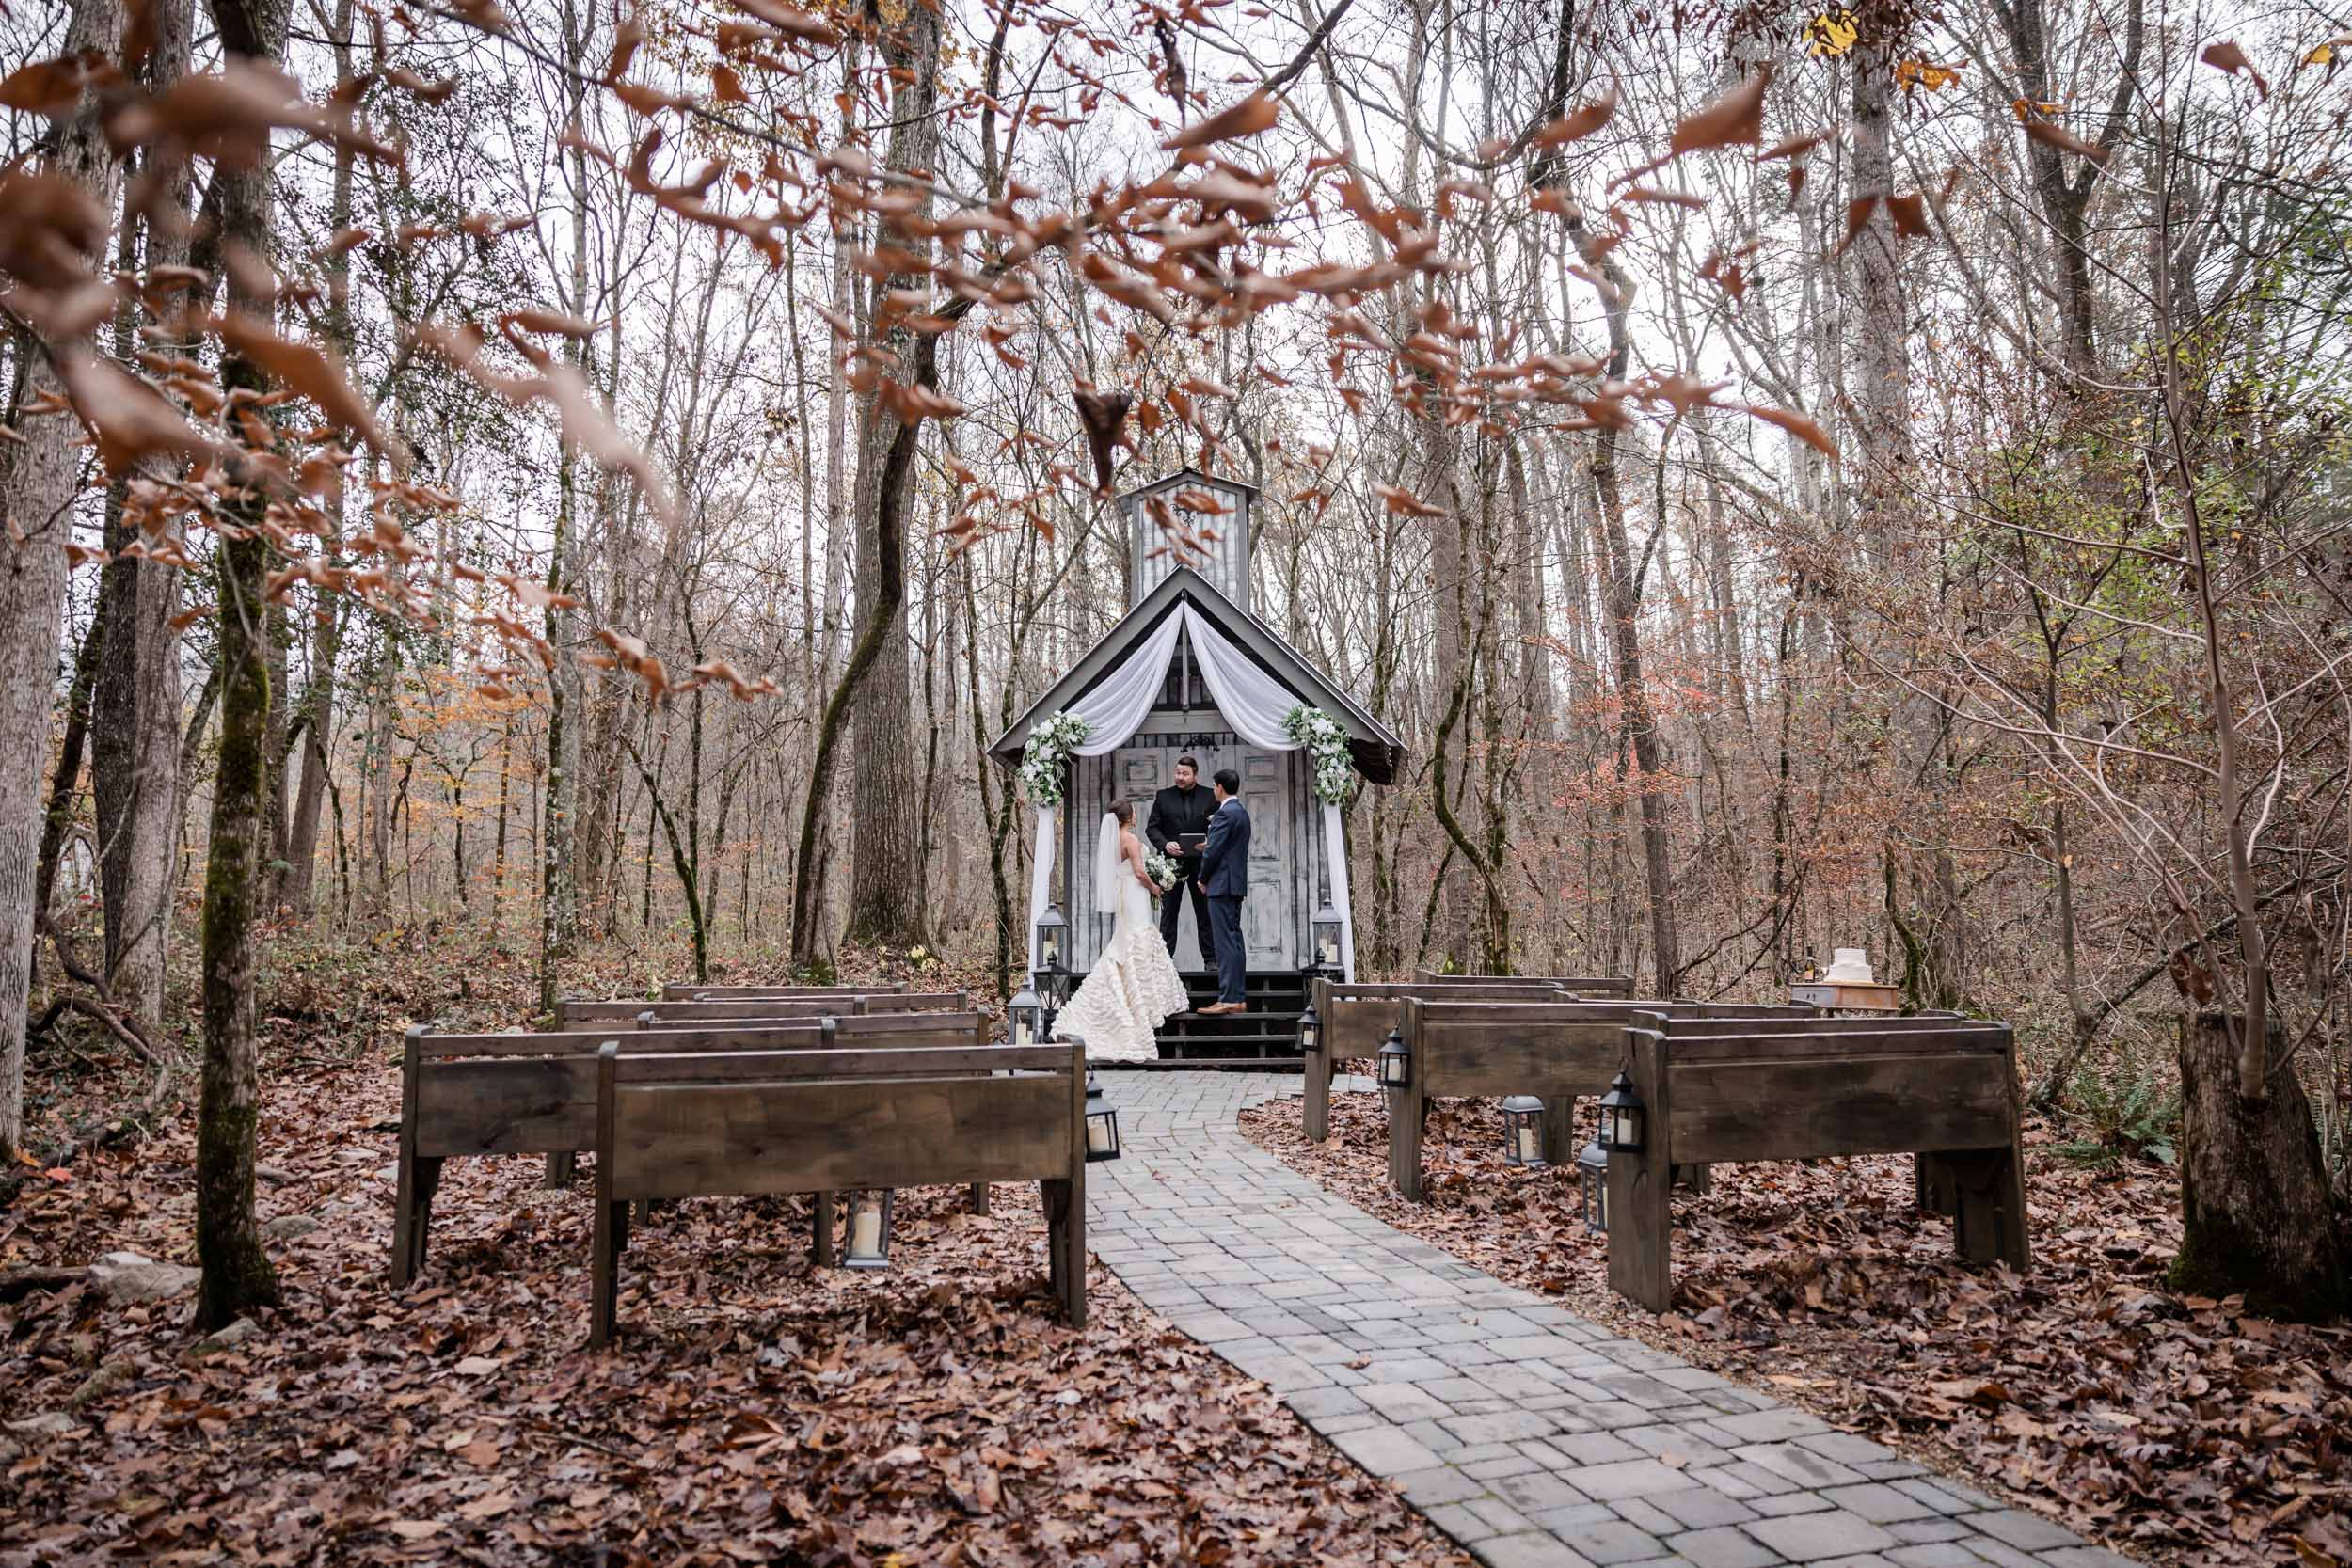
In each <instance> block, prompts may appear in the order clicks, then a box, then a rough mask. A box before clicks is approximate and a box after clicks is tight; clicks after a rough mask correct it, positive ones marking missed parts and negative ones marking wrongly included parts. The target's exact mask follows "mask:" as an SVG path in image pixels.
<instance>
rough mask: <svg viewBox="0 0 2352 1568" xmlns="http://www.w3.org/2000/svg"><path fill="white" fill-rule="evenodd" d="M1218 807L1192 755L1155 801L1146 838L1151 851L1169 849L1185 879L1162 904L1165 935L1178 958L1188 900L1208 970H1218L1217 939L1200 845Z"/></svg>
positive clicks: (1180, 759) (1183, 759)
mask: <svg viewBox="0 0 2352 1568" xmlns="http://www.w3.org/2000/svg"><path fill="white" fill-rule="evenodd" d="M1214 810H1216V798H1215V797H1214V796H1213V795H1211V793H1210V791H1209V787H1208V786H1207V785H1206V784H1202V783H1201V782H1200V764H1199V763H1198V762H1196V761H1195V760H1193V758H1192V757H1190V756H1189V755H1187V756H1182V757H1178V758H1177V759H1176V783H1175V784H1173V785H1171V786H1170V787H1168V788H1167V789H1163V790H1161V791H1160V792H1159V793H1158V794H1157V795H1155V796H1153V797H1152V815H1151V817H1150V818H1149V819H1148V820H1147V822H1146V823H1145V825H1144V837H1145V838H1146V839H1148V840H1149V841H1150V842H1151V845H1152V848H1154V849H1159V850H1163V851H1165V852H1166V853H1167V854H1168V858H1169V859H1171V860H1173V861H1174V862H1175V863H1176V869H1177V870H1178V871H1179V872H1180V873H1182V875H1183V879H1182V880H1181V881H1179V882H1178V883H1177V884H1176V888H1175V889H1174V890H1171V891H1170V892H1169V893H1168V896H1167V897H1165V898H1163V899H1161V900H1160V936H1161V938H1162V939H1163V940H1164V941H1166V942H1167V943H1168V952H1169V954H1170V955H1173V954H1174V953H1175V951H1176V918H1177V915H1178V914H1179V913H1180V912H1181V911H1183V909H1184V905H1185V904H1186V903H1188V902H1189V903H1190V904H1191V905H1192V929H1193V934H1194V935H1195V936H1196V937H1197V938H1198V939H1199V941H1200V962H1201V965H1202V967H1203V968H1204V969H1215V968H1216V936H1215V932H1214V928H1213V927H1211V926H1210V924H1209V895H1208V894H1207V893H1206V892H1204V891H1203V890H1202V888H1201V886H1200V847H1201V845H1202V844H1203V843H1205V842H1206V841H1207V838H1208V833H1209V814H1210V813H1211V812H1212V811H1214ZM1187 891H1188V892H1189V894H1190V896H1189V898H1187V897H1186V896H1185V895H1186V892H1187Z"/></svg>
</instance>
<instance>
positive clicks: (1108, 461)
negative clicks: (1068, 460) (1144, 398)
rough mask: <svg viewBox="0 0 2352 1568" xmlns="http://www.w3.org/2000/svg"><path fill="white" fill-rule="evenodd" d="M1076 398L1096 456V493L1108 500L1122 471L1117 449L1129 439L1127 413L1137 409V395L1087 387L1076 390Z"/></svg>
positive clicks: (1088, 443)
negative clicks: (1121, 442) (1115, 475)
mask: <svg viewBox="0 0 2352 1568" xmlns="http://www.w3.org/2000/svg"><path fill="white" fill-rule="evenodd" d="M1073 395H1074V396H1075V397H1076V399H1077V402H1078V419H1079V421H1080V422H1081V423H1083V424H1084V425H1085V426H1086V433H1087V446H1088V449H1089V451H1092V452H1093V453H1094V493H1095V494H1096V495H1098V496H1104V497H1107V496H1109V495H1110V493H1111V479H1112V476H1113V474H1114V473H1116V472H1117V470H1118V467H1119V459H1118V457H1117V456H1116V454H1115V449H1116V448H1117V447H1118V445H1119V443H1120V439H1121V438H1122V437H1123V436H1125V435H1126V431H1127V412H1128V410H1129V409H1131V408H1133V407H1134V406H1135V401H1136V395H1135V394H1134V393H1133V392H1130V391H1123V390H1122V391H1117V392H1098V391H1096V390H1095V389H1094V388H1092V387H1089V386H1085V385H1080V386H1079V387H1078V388H1075V390H1074V393H1073Z"/></svg>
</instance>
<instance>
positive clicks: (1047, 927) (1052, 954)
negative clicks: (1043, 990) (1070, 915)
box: [1037, 903, 1070, 973]
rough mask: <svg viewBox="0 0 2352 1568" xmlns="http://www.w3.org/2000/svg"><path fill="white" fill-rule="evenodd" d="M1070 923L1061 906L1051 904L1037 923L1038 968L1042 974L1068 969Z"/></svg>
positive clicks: (1046, 907)
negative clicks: (1065, 917)
mask: <svg viewBox="0 0 2352 1568" xmlns="http://www.w3.org/2000/svg"><path fill="white" fill-rule="evenodd" d="M1069 935H1070V922H1069V921H1067V920H1064V919H1063V918H1062V914H1061V906H1060V905H1059V904H1054V903H1049V904H1047V905H1046V906H1045V912H1044V913H1043V914H1042V915H1041V916H1039V917H1038V923H1037V967H1038V969H1039V971H1040V972H1041V973H1042V972H1044V971H1048V970H1059V969H1064V968H1067V967H1068V963H1067V959H1068V957H1069V954H1068V948H1067V946H1066V945H1065V943H1066V940H1067V939H1068V937H1069Z"/></svg>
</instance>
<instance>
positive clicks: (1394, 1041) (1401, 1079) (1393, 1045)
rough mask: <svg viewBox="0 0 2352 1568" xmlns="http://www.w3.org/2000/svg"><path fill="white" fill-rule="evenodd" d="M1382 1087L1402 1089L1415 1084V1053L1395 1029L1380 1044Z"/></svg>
mask: <svg viewBox="0 0 2352 1568" xmlns="http://www.w3.org/2000/svg"><path fill="white" fill-rule="evenodd" d="M1379 1067H1380V1086H1381V1087H1382V1088H1384V1089H1402V1088H1408V1087H1410V1086H1411V1085H1412V1082H1413V1053H1412V1051H1411V1050H1410V1048H1408V1047H1407V1046H1406V1043H1405V1037H1404V1036H1403V1035H1401V1034H1399V1033H1397V1031H1395V1030H1394V1029H1391V1030H1390V1031H1389V1037H1388V1038H1387V1039H1385V1040H1382V1041H1381V1042H1380V1058H1379Z"/></svg>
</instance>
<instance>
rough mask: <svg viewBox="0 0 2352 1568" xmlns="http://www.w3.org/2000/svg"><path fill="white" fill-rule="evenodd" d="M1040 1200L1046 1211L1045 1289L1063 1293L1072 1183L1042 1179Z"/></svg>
mask: <svg viewBox="0 0 2352 1568" xmlns="http://www.w3.org/2000/svg"><path fill="white" fill-rule="evenodd" d="M1037 1196H1038V1202H1039V1204H1040V1206H1041V1207H1042V1208H1043V1209H1044V1211H1045V1289H1046V1290H1047V1291H1050V1292H1051V1293H1052V1294H1054V1295H1057V1296H1058V1295H1060V1294H1061V1293H1062V1282H1061V1266H1062V1258H1063V1256H1064V1255H1065V1253H1066V1252H1067V1250H1068V1249H1067V1248H1065V1247H1064V1246H1063V1245H1062V1237H1061V1231H1062V1222H1063V1220H1065V1219H1066V1218H1068V1217H1069V1213H1070V1183H1069V1182H1067V1181H1055V1180H1041V1181H1040V1182H1039V1183H1038V1184H1037Z"/></svg>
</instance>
